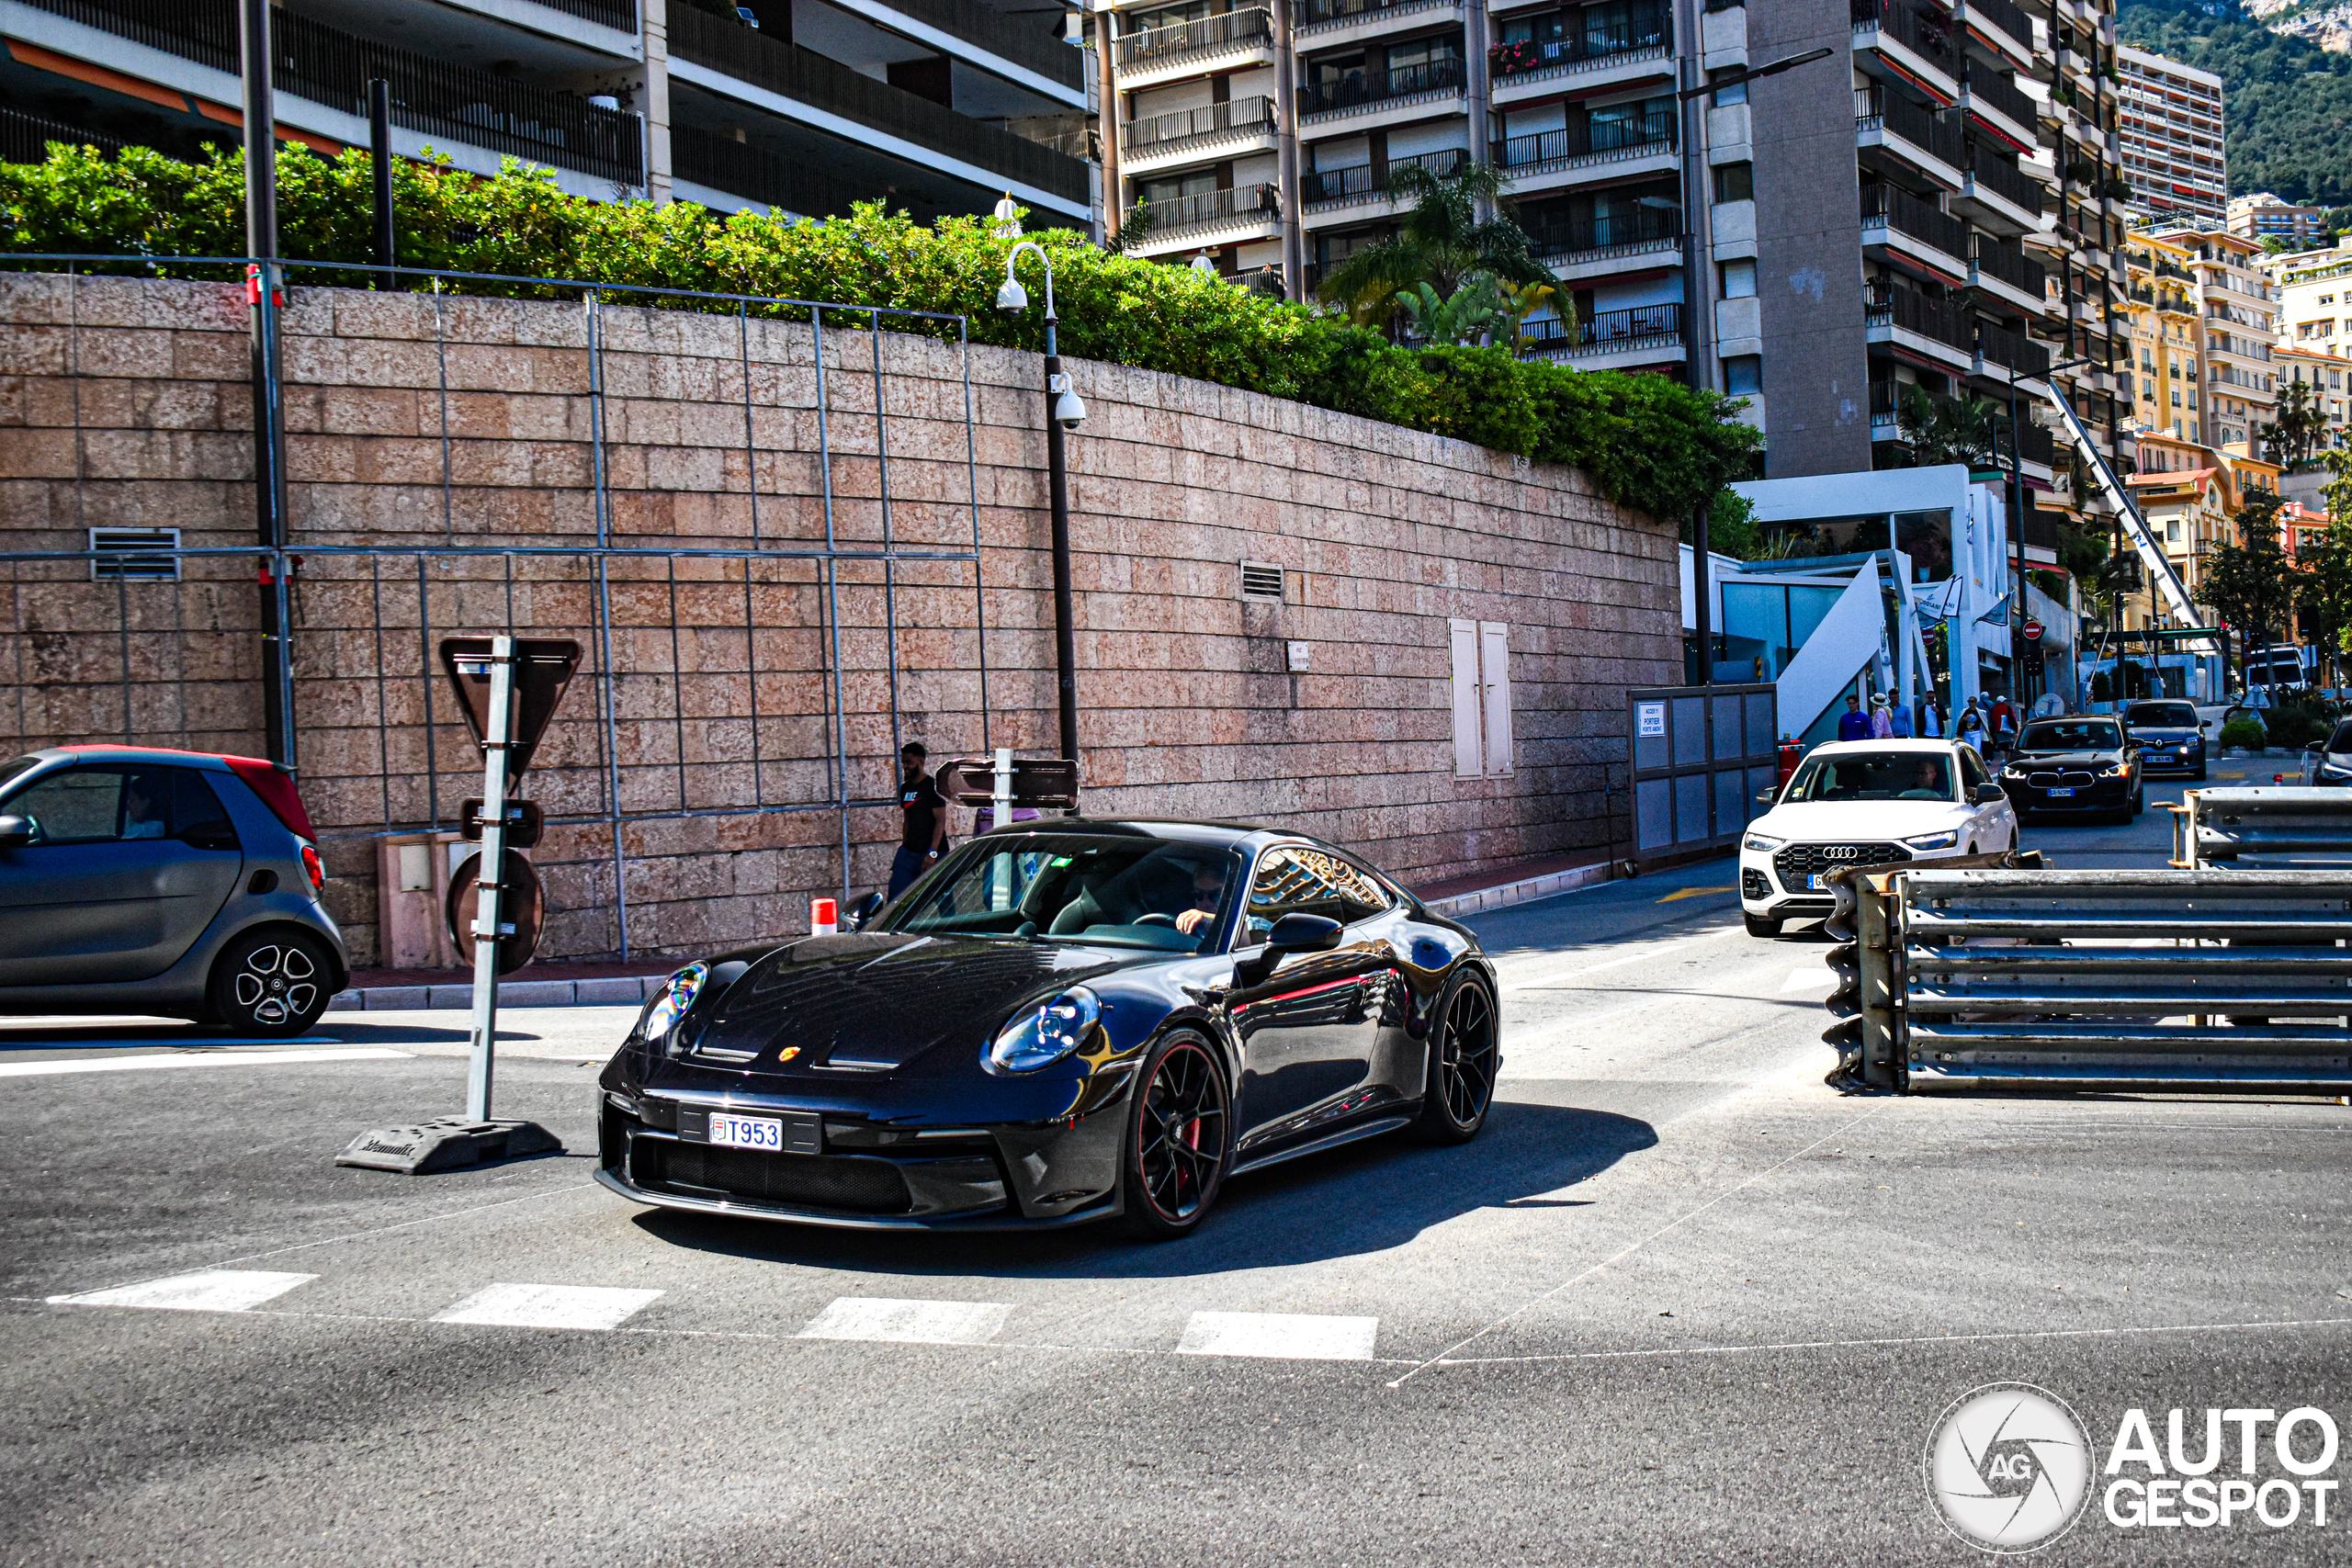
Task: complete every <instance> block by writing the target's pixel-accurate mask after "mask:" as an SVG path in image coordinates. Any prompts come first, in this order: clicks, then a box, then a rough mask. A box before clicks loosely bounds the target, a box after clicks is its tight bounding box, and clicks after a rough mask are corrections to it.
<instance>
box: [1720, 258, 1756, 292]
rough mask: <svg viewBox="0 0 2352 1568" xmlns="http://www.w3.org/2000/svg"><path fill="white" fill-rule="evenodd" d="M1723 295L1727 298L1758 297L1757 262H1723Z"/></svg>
mask: <svg viewBox="0 0 2352 1568" xmlns="http://www.w3.org/2000/svg"><path fill="white" fill-rule="evenodd" d="M1721 270H1722V272H1723V291H1724V292H1723V297H1724V299H1755V298H1756V264H1755V263H1754V262H1753V261H1727V262H1725V263H1724V264H1723V266H1722V269H1721Z"/></svg>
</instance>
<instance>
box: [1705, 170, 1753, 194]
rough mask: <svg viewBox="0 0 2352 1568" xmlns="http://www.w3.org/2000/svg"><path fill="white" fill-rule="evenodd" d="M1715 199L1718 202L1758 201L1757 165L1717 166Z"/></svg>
mask: <svg viewBox="0 0 2352 1568" xmlns="http://www.w3.org/2000/svg"><path fill="white" fill-rule="evenodd" d="M1715 199H1716V200H1717V201H1718V202H1724V201H1754V200H1755V199H1756V165H1755V164H1716V165H1715Z"/></svg>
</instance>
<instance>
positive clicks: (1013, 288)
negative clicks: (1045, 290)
mask: <svg viewBox="0 0 2352 1568" xmlns="http://www.w3.org/2000/svg"><path fill="white" fill-rule="evenodd" d="M996 308H997V309H998V310H1027V309H1028V308H1029V291H1028V290H1027V289H1026V288H1022V287H1021V285H1020V284H1019V283H1018V282H1017V281H1015V280H1014V279H1012V278H1010V277H1008V278H1006V279H1005V280H1004V287H1003V288H1000V289H998V290H997V291H996Z"/></svg>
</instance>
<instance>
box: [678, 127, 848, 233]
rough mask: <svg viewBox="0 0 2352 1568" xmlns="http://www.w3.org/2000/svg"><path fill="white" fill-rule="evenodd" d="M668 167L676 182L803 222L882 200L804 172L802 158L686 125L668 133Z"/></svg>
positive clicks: (806, 168) (806, 164)
mask: <svg viewBox="0 0 2352 1568" xmlns="http://www.w3.org/2000/svg"><path fill="white" fill-rule="evenodd" d="M670 167H671V169H672V171H673V173H674V174H675V175H677V177H678V178H679V179H681V180H684V181H688V182H690V183H692V184H695V185H699V186H709V187H710V188H711V189H713V190H717V191H723V192H725V193H726V194H727V195H729V196H740V197H748V198H749V199H751V200H752V201H763V202H766V203H767V204H768V205H769V206H771V207H781V208H783V209H785V210H786V211H787V212H794V213H797V214H799V215H800V216H801V217H804V218H823V217H831V216H835V215H839V214H845V213H847V212H848V211H849V209H850V204H851V203H852V202H855V201H881V200H886V199H888V192H886V191H884V190H883V189H882V188H881V187H880V186H874V187H872V188H870V189H867V188H860V187H858V186H849V185H844V184H842V182H841V181H839V180H836V179H833V178H831V177H830V176H829V175H823V174H820V173H819V172H817V171H816V170H814V169H812V168H810V167H809V161H808V160H807V159H805V158H786V157H784V156H782V155H781V154H779V153H775V152H766V151H763V149H761V148H757V147H751V146H746V145H745V144H744V143H742V142H741V141H735V140H733V139H732V138H730V137H725V136H715V135H713V134H712V133H711V132H709V131H707V130H696V129H695V127H693V126H691V125H673V126H672V127H671V128H670Z"/></svg>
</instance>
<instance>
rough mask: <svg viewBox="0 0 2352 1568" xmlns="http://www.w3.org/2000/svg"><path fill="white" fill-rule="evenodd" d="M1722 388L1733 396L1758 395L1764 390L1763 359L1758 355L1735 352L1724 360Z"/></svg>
mask: <svg viewBox="0 0 2352 1568" xmlns="http://www.w3.org/2000/svg"><path fill="white" fill-rule="evenodd" d="M1763 391H1764V360H1763V357H1762V356H1761V355H1754V354H1735V355H1731V356H1730V357H1729V358H1727V359H1725V360H1724V392H1726V393H1727V394H1729V395H1730V396H1732V397H1735V398H1743V397H1760V396H1762V395H1763Z"/></svg>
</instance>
